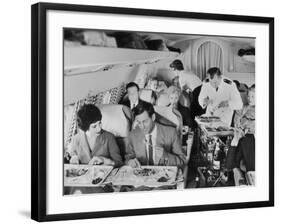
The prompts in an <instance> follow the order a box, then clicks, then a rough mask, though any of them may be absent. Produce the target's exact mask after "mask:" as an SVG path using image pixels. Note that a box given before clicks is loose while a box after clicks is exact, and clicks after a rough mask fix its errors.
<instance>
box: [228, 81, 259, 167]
mask: <svg viewBox="0 0 281 224" xmlns="http://www.w3.org/2000/svg"><path fill="white" fill-rule="evenodd" d="M234 126H235V128H236V129H235V135H234V139H233V142H232V145H235V143H236V142H238V145H237V152H236V158H235V167H237V168H238V167H240V161H241V160H243V161H244V163H245V166H246V171H247V172H248V171H255V85H252V86H251V87H250V89H249V91H248V105H245V106H244V107H243V109H242V110H240V111H237V112H236V114H235V117H234Z"/></svg>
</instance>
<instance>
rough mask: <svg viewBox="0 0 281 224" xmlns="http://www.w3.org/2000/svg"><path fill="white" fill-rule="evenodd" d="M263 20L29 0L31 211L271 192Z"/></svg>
mask: <svg viewBox="0 0 281 224" xmlns="http://www.w3.org/2000/svg"><path fill="white" fill-rule="evenodd" d="M273 25H274V19H273V18H271V17H254V16H247V15H245V16H240V15H231V14H229V15H227V14H225V15H224V14H222V15H220V14H215V13H214V14H208V13H195V12H194V13H193V12H184V11H181V12H180V11H169V10H153V9H151V10H149V9H137V8H121V7H120V8H118V7H100V6H89V5H69V4H54V3H38V4H36V5H33V7H32V28H33V30H32V31H33V32H32V69H33V70H32V91H33V94H32V118H34V119H32V123H31V124H32V163H31V166H32V169H31V171H32V173H31V176H32V189H31V190H32V197H31V200H32V203H31V204H32V209H31V211H32V214H31V216H32V218H33V219H35V220H39V221H54V220H71V219H83V218H101V217H116V216H134V215H152V214H164V213H179V212H194V211H206V210H224V209H236V208H250V207H268V206H273V204H274V169H273V168H274V152H273V149H274V145H273V143H274V129H273V124H274V114H273V109H274V102H273V84H274V80H273V78H274V71H273V69H274V63H273V62H274V60H273V59H274V54H273V53H274V48H273V46H274V45H273V44H274V38H273V37H274V35H273V32H274V26H273Z"/></svg>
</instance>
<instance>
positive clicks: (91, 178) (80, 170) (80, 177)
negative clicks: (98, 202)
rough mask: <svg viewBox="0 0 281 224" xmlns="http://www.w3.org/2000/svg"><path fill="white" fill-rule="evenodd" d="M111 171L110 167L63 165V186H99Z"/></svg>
mask: <svg viewBox="0 0 281 224" xmlns="http://www.w3.org/2000/svg"><path fill="white" fill-rule="evenodd" d="M112 169H113V167H112V166H91V165H74V164H64V186H65V187H69V186H71V187H73V186H81V187H96V186H100V185H102V183H103V182H104V180H105V179H106V177H107V176H108V175H109V173H110V172H111V170H112Z"/></svg>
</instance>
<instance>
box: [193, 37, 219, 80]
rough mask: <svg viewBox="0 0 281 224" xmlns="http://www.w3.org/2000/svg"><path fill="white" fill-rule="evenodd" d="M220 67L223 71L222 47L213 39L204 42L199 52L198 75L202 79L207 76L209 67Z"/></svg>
mask: <svg viewBox="0 0 281 224" xmlns="http://www.w3.org/2000/svg"><path fill="white" fill-rule="evenodd" d="M211 67H218V68H219V69H220V70H221V71H222V67H223V66H222V49H221V47H220V46H219V45H217V44H216V43H214V42H212V41H207V42H205V43H203V44H202V45H201V46H200V47H199V49H198V54H197V75H198V76H199V78H200V79H201V80H204V79H205V78H206V73H207V71H208V69H209V68H211Z"/></svg>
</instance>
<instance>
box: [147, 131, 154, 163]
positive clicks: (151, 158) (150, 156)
mask: <svg viewBox="0 0 281 224" xmlns="http://www.w3.org/2000/svg"><path fill="white" fill-rule="evenodd" d="M148 164H149V165H153V146H152V138H151V135H148Z"/></svg>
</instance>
